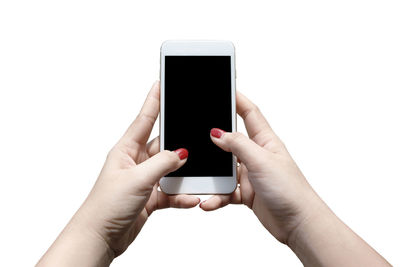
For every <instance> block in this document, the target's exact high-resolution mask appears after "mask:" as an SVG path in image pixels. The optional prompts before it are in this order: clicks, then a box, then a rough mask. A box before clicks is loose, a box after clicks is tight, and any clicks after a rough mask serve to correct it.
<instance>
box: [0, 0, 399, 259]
mask: <svg viewBox="0 0 400 267" xmlns="http://www.w3.org/2000/svg"><path fill="white" fill-rule="evenodd" d="M399 14H400V4H399V1H378V0H376V1H365V0H363V1H350V0H346V1H208V0H207V1H7V0H5V1H1V2H0V123H1V124H0V129H1V130H0V179H1V180H0V205H1V220H0V224H1V227H0V236H1V242H0V251H1V254H2V263H1V265H4V266H29V265H33V264H35V263H36V261H37V260H38V259H39V258H40V256H41V255H42V254H43V253H44V252H45V251H46V249H47V248H48V247H49V246H50V244H51V243H52V242H53V240H54V239H55V238H56V236H57V235H58V233H59V232H60V231H61V230H62V229H63V227H64V226H65V224H66V223H67V222H68V220H69V219H70V217H71V216H72V215H73V213H74V212H75V211H76V209H77V208H78V207H79V206H80V204H81V203H82V201H83V200H84V199H85V197H86V195H87V193H88V192H89V190H90V188H91V187H92V185H93V183H94V181H95V179H96V178H97V175H98V173H99V171H100V169H101V167H102V164H103V162H104V160H105V157H106V154H107V152H108V150H109V149H110V148H111V147H112V146H113V145H114V143H115V142H116V141H117V140H118V139H119V138H120V136H121V135H122V133H123V132H124V131H125V129H126V128H127V127H128V125H129V124H130V123H131V121H132V120H133V119H134V118H135V116H136V115H137V113H138V111H139V109H140V107H141V105H142V102H143V100H144V98H145V96H146V94H147V91H148V89H149V88H150V86H151V84H152V83H153V82H154V81H155V80H156V79H157V78H158V75H159V73H158V71H159V48H160V45H161V43H162V41H164V40H167V39H225V40H231V41H233V42H234V44H235V45H236V52H237V61H236V63H237V71H238V76H237V77H238V78H237V88H238V90H240V91H242V92H243V93H244V94H246V95H247V96H248V97H249V98H250V99H252V100H253V101H254V102H255V103H256V104H257V105H259V107H260V109H261V110H262V112H263V113H264V114H265V115H266V117H267V118H268V120H269V121H270V123H271V125H272V127H273V128H274V129H275V131H276V132H277V133H278V135H279V136H280V137H281V138H282V139H283V141H284V142H285V143H286V145H287V147H288V148H289V150H290V152H291V153H292V155H293V157H294V158H295V159H296V161H297V163H298V164H299V166H300V167H301V169H302V170H303V172H304V174H305V175H306V177H307V178H308V180H309V181H310V183H311V184H312V186H313V187H314V188H315V190H316V191H317V192H318V193H319V194H320V195H321V197H322V198H323V199H324V200H325V201H326V202H327V203H328V205H329V206H330V207H331V208H332V209H333V210H334V211H335V212H336V214H337V215H338V216H339V217H340V218H341V219H342V220H344V221H345V222H346V223H347V224H348V225H349V226H350V227H351V228H353V229H354V230H355V231H356V232H357V233H358V234H359V235H361V236H362V237H363V238H364V239H365V240H366V241H367V242H369V243H370V244H371V245H372V246H373V247H374V248H375V249H376V250H378V251H379V252H380V253H381V254H382V255H383V256H384V257H386V259H387V260H389V261H390V262H391V263H392V264H393V265H399V264H400V255H399V253H398V249H399V247H398V240H399V238H400V233H399V229H398V226H399V225H400V220H399V203H400V197H399V190H400V182H399V180H400V169H399V166H400V138H399V137H400V127H399V121H400V120H399V115H400V105H399V101H400V97H399V94H398V93H399V90H400V49H399V48H400V34H399V33H400V16H399ZM188 90H190V84H188ZM205 108H207V107H205ZM238 122H239V130H240V131H243V129H244V127H243V125H242V122H241V120H238ZM182 127H184V126H182ZM157 133H158V122H157V123H156V127H155V129H154V131H153V134H152V137H154V136H156V135H157ZM156 265H165V266H187V265H191V266H218V265H223V266H301V263H300V262H299V260H298V259H297V258H296V256H295V255H294V254H293V253H292V252H291V251H290V250H289V249H288V248H287V247H285V246H284V245H282V244H280V243H278V242H277V241H276V240H275V239H274V238H273V237H272V236H271V235H270V234H269V233H268V232H267V231H266V230H265V229H264V228H263V227H262V226H261V224H260V223H259V222H258V220H257V218H256V217H255V216H254V215H253V213H252V211H251V210H249V209H248V208H246V207H244V206H232V205H231V206H229V207H226V208H224V209H221V210H218V211H215V212H210V213H205V212H203V211H202V210H200V209H199V208H198V207H196V208H194V209H192V210H172V209H170V210H163V211H158V212H156V213H154V214H153V215H152V216H151V218H150V220H149V221H148V222H147V223H146V225H145V227H144V229H143V230H142V232H141V233H140V235H139V236H138V238H137V239H136V240H135V242H134V243H133V244H132V245H131V247H130V248H129V249H128V250H127V251H126V252H125V253H124V254H123V255H122V256H120V257H119V258H117V259H116V260H115V261H114V263H113V266H156Z"/></svg>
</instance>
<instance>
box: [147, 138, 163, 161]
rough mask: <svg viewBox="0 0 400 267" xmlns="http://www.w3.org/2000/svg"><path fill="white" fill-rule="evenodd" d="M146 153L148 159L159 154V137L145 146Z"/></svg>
mask: <svg viewBox="0 0 400 267" xmlns="http://www.w3.org/2000/svg"><path fill="white" fill-rule="evenodd" d="M146 152H147V155H149V157H152V156H154V155H155V154H157V153H158V152H160V137H159V136H157V137H156V138H154V139H153V140H151V141H150V142H149V143H148V144H147V145H146Z"/></svg>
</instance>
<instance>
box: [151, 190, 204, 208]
mask: <svg viewBox="0 0 400 267" xmlns="http://www.w3.org/2000/svg"><path fill="white" fill-rule="evenodd" d="M157 203H158V205H157V209H165V208H181V209H188V208H193V207H195V206H196V205H197V204H199V203H200V198H198V197H196V196H191V195H174V196H169V195H167V194H165V193H164V192H161V191H158V192H157Z"/></svg>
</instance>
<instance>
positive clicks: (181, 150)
mask: <svg viewBox="0 0 400 267" xmlns="http://www.w3.org/2000/svg"><path fill="white" fill-rule="evenodd" d="M174 152H175V153H176V154H178V156H179V158H180V159H181V160H182V159H186V158H187V157H188V156H189V152H188V151H187V149H185V148H178V149H177V150H175V151H174Z"/></svg>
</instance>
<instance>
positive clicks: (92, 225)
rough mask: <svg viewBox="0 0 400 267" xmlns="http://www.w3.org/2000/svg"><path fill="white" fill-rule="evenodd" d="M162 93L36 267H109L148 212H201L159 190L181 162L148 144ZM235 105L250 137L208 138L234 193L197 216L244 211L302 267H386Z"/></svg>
mask: <svg viewBox="0 0 400 267" xmlns="http://www.w3.org/2000/svg"><path fill="white" fill-rule="evenodd" d="M159 92H160V89H159V83H158V82H156V83H155V84H154V85H153V87H152V89H151V90H150V92H149V94H148V96H147V98H146V101H145V103H144V105H143V107H142V109H141V111H140V113H139V115H138V116H137V118H136V119H135V121H134V122H133V123H132V125H131V126H130V127H129V128H128V130H127V131H126V133H125V134H124V136H123V137H122V138H121V140H120V141H119V142H118V143H117V144H116V145H115V146H114V147H113V148H112V150H111V151H110V152H109V154H108V156H107V159H106V162H105V164H104V167H103V169H102V171H101V173H100V175H99V178H98V179H97V181H96V183H95V185H94V187H93V189H92V190H91V192H90V193H89V195H88V197H87V199H86V200H85V202H84V203H83V204H82V206H81V207H80V209H79V210H78V211H77V212H76V214H75V215H74V216H73V217H72V219H71V221H70V222H69V223H68V224H67V226H66V227H65V229H64V230H63V231H62V232H61V234H60V235H59V236H58V238H57V239H56V241H55V242H54V243H53V244H52V246H51V247H50V248H49V249H48V251H47V252H46V253H45V254H44V255H43V257H42V258H41V259H40V261H39V262H38V263H37V266H55V265H56V266H109V265H110V264H111V262H112V260H113V259H114V258H115V257H117V256H119V255H120V254H122V253H123V252H124V251H125V250H126V249H127V248H128V246H129V245H130V244H131V243H132V242H133V240H134V239H135V238H136V236H137V235H138V233H139V232H140V230H141V228H142V227H143V225H144V223H145V222H146V220H147V218H148V217H149V216H150V214H151V213H152V212H153V211H155V210H157V209H162V208H169V207H173V208H192V207H195V206H196V205H197V204H199V202H200V199H199V198H197V197H195V196H190V195H175V196H168V195H166V194H164V193H163V192H160V191H158V190H157V188H158V182H159V180H160V178H161V177H163V176H164V175H166V174H167V173H169V172H171V171H174V170H176V169H178V168H180V167H181V166H183V164H185V162H186V159H180V157H179V155H178V153H175V152H172V151H162V152H159V139H158V138H156V139H154V140H153V141H151V142H149V143H147V141H148V138H149V136H150V133H151V130H152V128H153V125H154V122H155V121H156V119H157V116H158V113H159V106H160V102H159V97H160V93H159ZM236 103H237V112H238V114H239V115H240V116H241V117H242V118H243V120H244V123H245V125H246V130H247V133H248V136H249V137H246V136H244V135H243V134H240V133H227V132H223V131H222V132H221V133H222V135H221V136H220V137H214V136H212V135H210V138H211V140H212V141H213V142H214V143H215V144H216V145H217V146H218V147H220V148H221V149H223V150H225V151H229V152H232V153H233V154H234V155H235V156H237V158H238V160H239V161H240V162H241V164H240V166H239V167H238V172H237V173H238V184H239V185H238V187H237V189H236V190H235V192H233V193H232V194H230V195H215V196H212V197H211V198H210V199H208V200H206V201H204V202H202V203H201V204H200V208H202V209H203V210H205V211H212V210H216V209H218V208H221V207H223V206H226V205H228V204H230V203H233V204H245V205H246V206H247V207H249V208H250V209H252V210H253V211H254V213H255V215H256V216H257V217H258V219H259V220H260V222H261V223H262V224H263V225H264V227H265V228H266V229H267V230H268V231H269V232H270V233H271V234H272V235H273V236H274V237H275V238H276V239H277V240H279V241H280V242H282V243H284V244H286V245H288V246H289V247H290V248H291V249H292V250H293V251H294V253H296V255H297V256H298V257H299V259H300V260H301V261H302V262H303V264H304V265H305V266H391V265H390V264H389V263H388V262H387V261H386V260H385V259H384V258H383V257H381V256H380V255H379V254H378V253H377V252H376V251H375V250H373V249H372V248H371V247H370V246H369V245H368V244H367V243H366V242H364V241H363V240H362V239H361V238H360V237H359V236H357V235H356V234H355V233H354V232H353V231H352V230H351V229H350V228H348V227H347V226H346V225H345V224H344V223H343V222H342V221H340V219H339V218H337V217H336V216H335V214H334V213H333V212H332V211H331V210H330V209H329V208H328V207H327V205H326V204H325V203H324V202H323V201H322V200H321V199H320V197H319V196H318V195H317V194H316V193H315V192H314V190H313V189H312V188H311V186H310V185H309V184H308V182H307V180H306V179H305V177H304V176H303V174H302V173H301V171H300V169H299V168H298V167H297V165H296V164H295V162H294V161H293V159H292V158H291V156H290V155H289V153H288V151H287V149H286V148H285V146H284V144H283V143H282V142H281V141H280V140H279V138H278V137H277V136H276V135H275V133H274V132H273V131H272V129H271V127H270V126H269V124H268V122H267V121H266V119H265V118H264V117H263V115H262V114H261V112H260V111H259V109H258V108H257V106H256V105H254V104H253V103H252V102H250V100H248V99H247V98H246V97H245V96H243V95H242V94H240V93H237V97H236ZM189 152H190V151H189Z"/></svg>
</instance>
